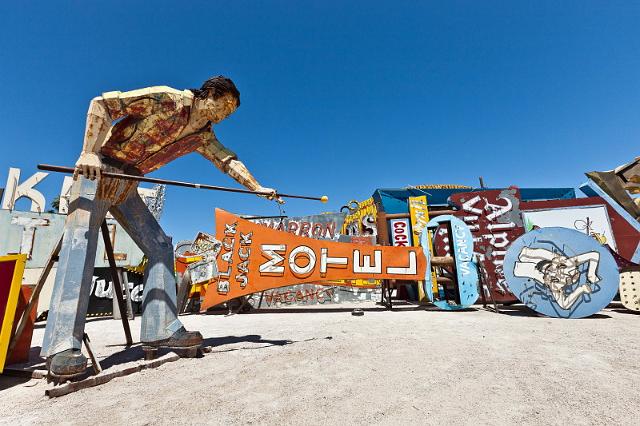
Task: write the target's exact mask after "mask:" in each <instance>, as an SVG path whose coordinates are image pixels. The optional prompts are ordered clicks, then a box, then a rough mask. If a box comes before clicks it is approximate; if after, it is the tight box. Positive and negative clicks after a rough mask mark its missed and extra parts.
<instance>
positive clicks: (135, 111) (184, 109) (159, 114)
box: [100, 86, 237, 174]
mask: <svg viewBox="0 0 640 426" xmlns="http://www.w3.org/2000/svg"><path fill="white" fill-rule="evenodd" d="M102 98H103V100H104V104H105V106H106V108H107V110H108V112H109V115H110V116H111V119H112V120H118V119H120V121H118V122H117V123H116V124H114V125H113V128H112V129H111V132H110V134H109V135H108V136H107V140H106V142H105V143H104V145H103V146H102V148H101V150H100V153H101V154H102V155H104V156H106V157H110V158H113V159H116V160H119V161H122V162H123V163H126V164H128V165H131V166H134V167H135V168H136V169H138V170H139V171H140V172H141V173H142V174H146V173H149V172H151V171H154V170H157V169H159V168H160V167H162V166H164V165H165V164H167V163H169V162H171V161H173V160H175V159H176V158H178V157H181V156H183V155H185V154H188V153H190V152H193V151H198V152H199V153H200V154H202V155H203V156H204V157H205V158H207V159H209V160H210V161H213V162H214V163H215V164H216V165H217V166H218V167H219V168H220V169H223V170H224V166H225V164H227V163H228V162H229V161H231V160H234V159H236V158H237V156H236V154H235V153H233V152H232V151H231V150H229V149H227V148H226V147H225V146H223V145H222V144H221V143H220V142H219V141H218V139H217V138H216V136H215V134H214V133H213V130H212V128H211V126H210V125H209V124H208V125H206V126H205V127H203V128H202V129H200V130H197V131H196V132H194V133H191V134H187V135H182V132H183V130H184V128H185V127H186V126H187V124H188V123H189V114H190V111H191V104H192V102H193V93H191V92H190V91H189V90H184V91H180V90H176V89H172V88H170V87H167V86H156V87H148V88H145V89H139V90H132V91H130V92H124V93H123V92H108V93H104V94H103V95H102ZM181 135H182V136H181Z"/></svg>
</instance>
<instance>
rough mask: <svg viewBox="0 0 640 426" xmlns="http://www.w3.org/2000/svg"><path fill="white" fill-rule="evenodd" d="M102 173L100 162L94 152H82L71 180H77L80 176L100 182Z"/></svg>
mask: <svg viewBox="0 0 640 426" xmlns="http://www.w3.org/2000/svg"><path fill="white" fill-rule="evenodd" d="M101 171H102V160H100V157H99V156H98V154H96V153H95V152H83V153H82V154H80V158H78V161H76V170H75V172H74V173H73V179H74V180H76V179H78V175H80V174H82V175H83V176H84V177H86V178H87V179H91V180H94V179H97V180H100V173H101Z"/></svg>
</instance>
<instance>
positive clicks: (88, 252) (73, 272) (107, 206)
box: [41, 167, 182, 357]
mask: <svg viewBox="0 0 640 426" xmlns="http://www.w3.org/2000/svg"><path fill="white" fill-rule="evenodd" d="M108 170H110V171H115V172H120V173H122V171H121V170H119V169H116V168H111V167H109V168H108ZM107 212H111V214H112V215H113V216H114V217H115V218H116V219H117V221H118V222H119V223H120V225H122V227H123V228H124V230H125V231H127V233H128V234H129V236H130V237H131V238H132V239H133V241H134V242H135V243H136V244H137V245H138V246H139V247H140V249H141V250H142V251H143V252H144V254H145V255H146V256H147V258H148V260H149V262H148V264H147V267H146V270H145V276H144V294H143V302H142V309H143V312H142V324H141V332H140V340H141V341H142V342H152V341H155V340H160V339H165V338H167V337H169V336H171V335H172V334H173V333H174V332H175V331H176V330H178V329H179V328H180V327H181V326H182V324H181V323H180V321H179V320H178V318H177V315H176V287H175V279H174V269H173V268H174V263H173V245H172V243H171V239H170V238H169V237H167V235H166V234H165V233H164V231H162V228H161V227H160V225H159V224H158V222H157V221H156V219H155V218H154V217H153V215H152V214H151V212H150V211H149V209H148V208H147V206H146V205H145V204H144V202H143V201H142V199H141V198H140V195H138V191H137V183H135V182H133V181H124V180H117V179H112V178H104V177H103V178H102V179H101V180H100V183H99V184H96V182H95V181H92V180H89V179H86V178H84V177H82V176H80V177H79V178H78V180H77V181H75V182H74V183H73V185H72V187H71V199H70V204H69V215H68V217H67V220H66V223H65V226H64V237H63V240H62V249H61V251H60V256H59V261H58V271H57V273H56V279H55V284H54V287H53V294H52V296H51V303H50V305H49V315H48V319H47V327H46V329H45V334H44V341H43V343H42V351H41V355H42V356H43V357H47V356H51V355H54V354H56V353H59V352H62V351H64V350H67V349H71V348H75V349H80V348H81V347H82V336H83V334H84V324H85V318H86V315H87V307H88V304H89V292H90V290H91V281H92V278H93V267H94V264H95V258H96V246H97V243H98V238H99V237H100V225H101V224H102V222H103V220H104V218H105V216H106V214H107Z"/></svg>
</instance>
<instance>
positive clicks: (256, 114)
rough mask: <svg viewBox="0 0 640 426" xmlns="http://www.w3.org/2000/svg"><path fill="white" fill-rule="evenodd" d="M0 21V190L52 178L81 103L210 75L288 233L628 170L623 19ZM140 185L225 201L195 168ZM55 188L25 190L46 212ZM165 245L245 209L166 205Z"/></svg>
mask: <svg viewBox="0 0 640 426" xmlns="http://www.w3.org/2000/svg"><path fill="white" fill-rule="evenodd" d="M152 3H153V2H142V1H126V2H124V1H123V2H115V1H109V2H105V3H95V2H81V1H76V2H44V1H43V2H33V1H28V2H27V1H25V2H2V3H0V44H1V49H0V93H1V94H2V101H1V102H0V143H1V144H2V145H1V146H2V148H3V153H2V155H1V156H0V182H1V183H0V186H4V181H5V179H6V173H7V170H8V168H9V167H10V166H14V167H20V168H22V170H23V173H24V174H25V175H30V174H31V173H33V172H34V171H35V166H36V164H37V163H51V164H61V165H72V164H73V163H74V162H75V161H76V159H77V156H78V154H79V151H80V148H81V145H82V134H83V130H84V125H85V113H86V109H87V106H88V102H89V100H90V99H91V98H92V97H93V96H96V95H99V94H101V93H102V92H105V91H111V90H123V91H124V90H130V89H135V88H139V87H145V86H152V85H169V86H173V87H176V88H180V89H182V88H189V87H197V86H199V85H200V84H201V82H202V81H203V80H205V79H206V78H208V77H210V76H212V75H217V74H224V75H227V76H229V77H231V78H232V79H233V80H234V81H235V82H236V84H237V86H238V88H239V89H240V91H241V93H242V105H241V107H240V109H239V110H238V111H237V112H236V113H235V114H234V115H233V116H231V117H230V118H229V119H227V120H226V121H225V122H223V123H221V124H220V125H218V126H217V127H216V133H217V135H218V137H219V139H220V140H221V141H222V142H223V143H224V144H226V145H228V146H229V147H230V148H231V149H233V150H235V151H236V152H237V153H238V155H239V157H240V159H242V160H243V161H244V162H245V163H246V164H247V166H248V167H249V169H250V170H251V171H253V173H254V174H255V176H256V177H257V178H258V180H259V181H261V183H262V184H263V185H265V186H272V187H275V188H276V189H278V190H280V191H282V192H289V193H300V194H310V195H322V194H327V195H328V196H329V197H330V199H331V201H330V202H329V204H328V205H326V206H324V205H322V204H320V203H315V202H305V201H295V200H291V201H289V202H288V203H287V204H286V205H285V210H286V212H287V213H288V214H296V215H297V214H307V213H309V214H311V213H317V212H320V211H323V210H337V209H338V208H339V207H340V206H341V205H342V204H344V203H345V202H347V201H348V200H351V199H365V198H367V197H368V196H370V195H371V193H372V192H373V190H374V189H375V188H379V187H400V186H405V185H408V184H423V183H461V184H469V185H475V184H476V183H477V181H478V176H480V175H481V176H483V177H484V178H485V182H486V183H487V184H488V185H490V186H493V187H497V186H507V185H511V184H515V185H519V186H523V187H524V186H528V187H538V186H540V187H545V186H576V185H578V184H579V183H581V182H582V181H583V180H584V175H583V172H585V171H589V170H604V169H610V168H613V167H615V166H617V165H619V164H621V163H623V162H627V161H629V160H631V159H632V158H633V157H635V156H638V155H640V149H639V148H640V145H639V144H638V140H639V139H640V138H639V136H640V120H639V114H640V80H639V76H640V26H639V25H638V22H640V3H638V2H633V1H621V2H618V1H610V0H609V1H602V2H591V1H575V2H570V1H566V2H558V1H527V2H518V1H504V2H493V1H482V2H479V1H463V2H459V1H446V2H442V1H441V2H433V1H415V2H404V1H394V2H388V1H387V2H377V1H371V0H369V1H362V2H349V1H327V0H323V1H315V2H311V1H309V2H297V1H292V0H291V1H255V0H244V1H243V0H239V1H237V0H236V1H224V2H223V1H203V2H196V1H189V2H183V3H186V4H187V5H183V6H176V4H177V2H175V1H170V2H155V3H153V4H152ZM153 176H156V177H166V178H169V179H181V180H188V181H198V182H203V183H211V184H217V185H229V186H233V185H236V184H235V182H234V181H232V180H231V179H230V178H228V177H226V176H224V175H223V174H222V173H220V172H219V171H218V170H217V169H215V168H214V167H213V166H212V165H210V164H209V163H208V162H207V161H206V160H204V159H203V158H201V157H199V156H198V155H197V154H191V155H189V156H186V157H183V158H181V159H179V160H177V161H175V162H174V163H172V164H170V165H168V166H166V167H165V168H163V169H160V170H159V171H157V172H155V173H154V174H153ZM61 182H62V177H61V176H56V175H52V176H50V177H49V178H48V179H47V180H46V181H45V182H43V183H42V185H41V188H42V190H43V191H44V192H45V195H47V199H48V200H51V199H52V198H53V196H54V195H55V193H56V191H57V190H58V189H59V186H60V183H61ZM167 201H168V205H167V208H166V211H165V216H164V217H163V219H162V221H161V222H162V224H163V226H164V227H165V229H166V230H167V232H168V233H170V234H172V235H174V238H175V239H176V240H178V239H186V238H190V237H192V236H193V235H194V234H195V233H196V232H197V231H198V230H205V231H211V230H213V209H214V207H216V206H219V207H222V208H225V209H227V210H230V211H233V212H237V213H247V214H268V215H271V214H277V213H278V210H277V208H276V207H274V205H273V203H270V202H268V201H264V200H262V199H258V198H257V197H253V196H247V195H233V194H225V193H216V192H205V191H197V190H189V189H180V188H169V189H168V195H167Z"/></svg>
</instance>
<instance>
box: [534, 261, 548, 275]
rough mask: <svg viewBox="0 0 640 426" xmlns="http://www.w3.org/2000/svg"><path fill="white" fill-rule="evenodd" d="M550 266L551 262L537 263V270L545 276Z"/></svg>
mask: <svg viewBox="0 0 640 426" xmlns="http://www.w3.org/2000/svg"><path fill="white" fill-rule="evenodd" d="M550 265H551V261H550V260H541V261H540V262H538V263H536V269H537V270H538V271H540V272H542V273H543V274H544V273H545V272H546V270H547V268H548V267H549V266H550Z"/></svg>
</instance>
